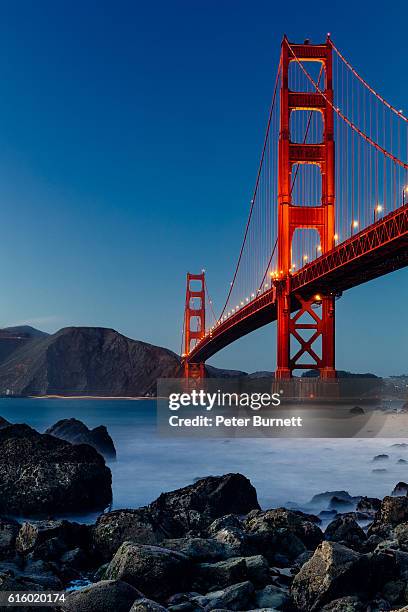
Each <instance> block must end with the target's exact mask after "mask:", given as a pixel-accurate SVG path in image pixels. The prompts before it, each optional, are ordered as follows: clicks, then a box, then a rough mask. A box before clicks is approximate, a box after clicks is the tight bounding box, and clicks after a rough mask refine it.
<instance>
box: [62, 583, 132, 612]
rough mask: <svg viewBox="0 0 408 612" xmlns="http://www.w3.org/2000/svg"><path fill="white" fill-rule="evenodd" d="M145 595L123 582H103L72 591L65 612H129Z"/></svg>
mask: <svg viewBox="0 0 408 612" xmlns="http://www.w3.org/2000/svg"><path fill="white" fill-rule="evenodd" d="M142 598H143V595H142V593H140V592H139V591H138V590H137V589H135V588H134V587H133V586H131V585H130V584H128V583H127V582H123V581H122V580H101V581H100V582H96V583H95V584H91V585H90V586H87V587H85V588H83V589H79V590H78V591H71V592H70V593H68V595H67V596H66V599H65V604H64V605H63V607H62V610H63V612H96V611H98V612H112V611H113V610H114V611H115V612H129V610H130V608H131V606H132V604H133V603H134V601H135V600H138V599H142Z"/></svg>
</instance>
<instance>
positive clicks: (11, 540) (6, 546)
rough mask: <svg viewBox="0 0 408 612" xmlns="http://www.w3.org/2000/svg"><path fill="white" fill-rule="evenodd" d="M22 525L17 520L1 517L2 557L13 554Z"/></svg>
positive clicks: (0, 557)
mask: <svg viewBox="0 0 408 612" xmlns="http://www.w3.org/2000/svg"><path fill="white" fill-rule="evenodd" d="M19 530H20V525H19V523H18V522H17V521H15V520H13V519H10V518H4V517H0V559H6V558H7V557H9V556H10V555H12V554H13V551H14V546H15V543H16V538H17V534H18V532H19Z"/></svg>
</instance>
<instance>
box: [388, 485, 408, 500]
mask: <svg viewBox="0 0 408 612" xmlns="http://www.w3.org/2000/svg"><path fill="white" fill-rule="evenodd" d="M407 494H408V484H407V483H406V482H399V483H398V484H396V485H395V487H394V489H393V490H392V493H391V495H393V496H395V497H397V496H404V495H405V496H406V495H407Z"/></svg>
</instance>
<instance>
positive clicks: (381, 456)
mask: <svg viewBox="0 0 408 612" xmlns="http://www.w3.org/2000/svg"><path fill="white" fill-rule="evenodd" d="M389 458H390V457H389V455H386V454H385V453H382V454H381V455H376V456H375V457H374V458H373V461H386V460H387V459H389Z"/></svg>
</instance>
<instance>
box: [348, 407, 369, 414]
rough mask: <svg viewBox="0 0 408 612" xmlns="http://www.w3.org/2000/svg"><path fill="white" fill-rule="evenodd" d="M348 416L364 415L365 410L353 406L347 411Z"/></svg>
mask: <svg viewBox="0 0 408 612" xmlns="http://www.w3.org/2000/svg"><path fill="white" fill-rule="evenodd" d="M349 412H350V414H354V415H355V414H365V410H364V408H361V406H354V408H350V410H349Z"/></svg>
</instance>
